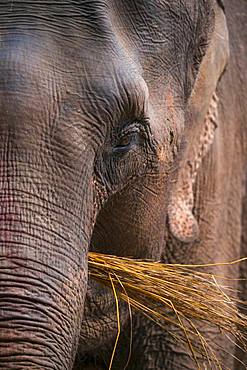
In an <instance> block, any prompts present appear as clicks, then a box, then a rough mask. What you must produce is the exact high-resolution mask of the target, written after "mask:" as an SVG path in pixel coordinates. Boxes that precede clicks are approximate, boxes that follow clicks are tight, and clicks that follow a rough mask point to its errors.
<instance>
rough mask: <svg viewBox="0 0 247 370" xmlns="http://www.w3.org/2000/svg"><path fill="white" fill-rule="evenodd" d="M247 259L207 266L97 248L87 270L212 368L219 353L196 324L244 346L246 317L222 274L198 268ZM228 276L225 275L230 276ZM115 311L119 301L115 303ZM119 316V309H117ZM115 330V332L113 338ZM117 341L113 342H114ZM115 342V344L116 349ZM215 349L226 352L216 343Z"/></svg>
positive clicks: (217, 363) (246, 345)
mask: <svg viewBox="0 0 247 370" xmlns="http://www.w3.org/2000/svg"><path fill="white" fill-rule="evenodd" d="M246 260H247V258H244V259H241V260H238V261H233V262H226V263H222V264H210V265H180V264H164V263H159V262H152V261H141V260H134V259H130V258H122V257H116V256H112V255H104V254H98V253H91V252H90V253H89V274H90V276H91V277H92V278H93V279H95V280H96V281H98V282H99V283H101V284H103V285H106V286H108V287H110V288H113V286H114V295H115V298H116V296H117V297H118V298H120V299H122V300H124V301H126V302H127V303H128V304H130V305H131V306H132V307H133V308H134V309H137V310H139V311H141V312H142V313H143V314H144V315H145V316H147V317H149V318H150V319H152V320H153V321H154V322H156V323H157V324H158V325H160V326H161V327H162V328H164V330H168V331H169V329H168V327H169V325H171V326H172V327H173V328H175V329H177V330H176V331H174V330H173V331H172V332H171V331H169V333H170V335H171V336H172V337H173V338H174V339H175V340H176V341H178V342H182V343H184V344H185V345H187V347H188V353H189V355H190V356H191V357H192V359H193V360H194V361H195V363H196V365H197V367H198V369H201V366H200V361H201V360H203V361H204V362H205V361H207V362H208V364H209V366H210V368H212V369H222V364H221V363H220V360H219V359H218V358H217V354H216V352H215V350H214V349H212V347H211V346H210V344H209V343H208V341H207V339H206V338H205V337H204V336H203V334H202V333H201V332H200V330H199V329H198V328H197V324H196V323H198V322H200V321H201V322H207V323H208V324H209V325H212V327H213V326H216V327H217V328H218V329H219V330H220V331H221V332H222V333H224V334H225V336H226V339H228V340H231V339H230V337H234V338H235V339H236V341H237V342H238V343H240V344H241V347H242V349H243V351H247V316H246V315H244V314H242V313H240V311H239V310H238V308H237V307H238V305H239V304H240V303H241V304H242V305H243V306H246V303H244V302H239V301H238V299H237V298H236V297H235V295H236V292H234V291H233V290H232V289H230V288H228V287H227V286H222V285H220V284H218V282H217V279H221V280H223V279H224V278H223V277H222V276H216V275H213V274H209V273H205V272H201V271H199V269H200V268H201V267H207V266H208V267H209V266H222V265H230V264H236V263H240V262H243V261H246ZM229 280H231V279H226V278H225V281H226V283H227V281H229ZM117 310H118V305H117ZM117 317H119V312H117ZM118 337H119V333H118V336H117V340H118ZM117 340H116V341H117ZM115 348H116V343H115V346H114V352H115ZM217 350H220V351H224V348H222V347H220V348H218V349H217Z"/></svg>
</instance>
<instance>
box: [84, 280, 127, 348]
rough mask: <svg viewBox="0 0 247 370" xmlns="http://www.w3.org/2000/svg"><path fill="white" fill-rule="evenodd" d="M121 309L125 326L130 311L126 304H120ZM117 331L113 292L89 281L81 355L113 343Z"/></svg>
mask: <svg viewBox="0 0 247 370" xmlns="http://www.w3.org/2000/svg"><path fill="white" fill-rule="evenodd" d="M119 308H120V316H121V325H123V326H124V325H125V323H126V321H127V319H128V315H129V310H128V307H127V305H126V304H125V303H124V302H119ZM117 330H118V326H117V311H116V304H115V299H114V296H113V292H112V291H111V289H109V288H107V287H103V286H102V285H100V284H99V283H97V282H95V281H93V280H92V279H89V282H88V290H87V294H86V300H85V308H84V319H83V322H82V327H81V334H80V348H79V350H80V353H82V352H83V354H84V353H88V352H91V351H95V348H99V347H104V346H106V345H107V344H108V343H112V341H113V340H114V339H115V337H116V335H117Z"/></svg>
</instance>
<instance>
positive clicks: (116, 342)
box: [109, 274, 121, 370]
mask: <svg viewBox="0 0 247 370" xmlns="http://www.w3.org/2000/svg"><path fill="white" fill-rule="evenodd" d="M109 279H110V282H111V285H112V290H113V294H114V298H115V302H116V311H117V336H116V340H115V343H114V347H113V351H112V355H111V361H110V364H109V370H111V368H112V364H113V360H114V356H115V353H116V348H117V344H118V340H119V336H120V333H121V323H120V313H119V304H118V296H117V292H116V289H115V285H114V282H113V280H112V277H111V274H109Z"/></svg>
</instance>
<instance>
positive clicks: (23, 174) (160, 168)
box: [0, 0, 247, 370]
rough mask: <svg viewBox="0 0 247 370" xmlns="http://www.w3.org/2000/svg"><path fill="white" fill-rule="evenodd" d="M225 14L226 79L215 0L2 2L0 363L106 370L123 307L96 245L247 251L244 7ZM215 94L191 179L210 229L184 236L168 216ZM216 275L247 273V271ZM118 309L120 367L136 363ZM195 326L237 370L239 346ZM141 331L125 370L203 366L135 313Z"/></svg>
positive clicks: (170, 258) (161, 253)
mask: <svg viewBox="0 0 247 370" xmlns="http://www.w3.org/2000/svg"><path fill="white" fill-rule="evenodd" d="M225 5H226V18H227V21H228V30H229V38H230V60H229V63H228V67H227V70H226V72H225V73H224V74H223V77H222V78H221V80H220V82H219V83H218V81H219V78H220V75H221V73H222V71H223V69H224V68H225V65H224V63H225V62H224V61H223V62H219V63H220V68H218V69H217V68H216V67H215V68H213V69H211V70H210V68H209V67H208V66H207V63H209V62H207V61H206V62H205V60H206V59H205V58H206V56H205V57H204V55H205V54H206V55H207V52H208V50H209V49H210V48H211V49H212V50H213V52H215V50H220V48H218V47H217V46H215V45H214V43H213V41H212V35H213V32H214V29H215V27H216V26H215V24H216V20H217V17H218V16H217V14H218V15H219V14H221V16H223V11H222V9H221V8H220V6H219V3H218V2H216V1H214V0H208V1H206V0H189V1H185V0H182V1H177V0H173V1H166V0H91V1H89V0H84V1H83V0H78V1H72V0H71V1H70V0H64V1H57V2H54V1H42V0H39V1H38V0H35V1H32V2H31V1H22V0H16V1H12V0H11V1H5V0H2V1H1V2H0V163H1V166H0V197H1V208H0V241H1V244H0V369H4V370H10V369H14V370H19V369H23V370H24V369H29V370H34V369H35V370H38V369H46V370H55V369H56V370H68V369H97V370H100V369H107V368H108V365H109V359H110V354H111V351H112V348H113V344H114V340H115V336H116V329H117V328H116V312H115V302H114V299H113V296H112V293H111V292H110V291H108V290H106V289H103V288H102V287H99V286H98V285H96V284H94V283H93V282H91V281H88V278H87V276H88V266H87V253H88V251H89V250H95V251H99V252H103V253H112V254H117V255H121V256H133V257H139V258H154V259H155V260H158V259H161V258H162V259H163V260H164V262H181V263H210V262H217V261H222V260H231V259H234V258H239V257H240V256H242V255H246V254H247V251H246V244H247V235H245V234H244V228H242V222H245V223H246V217H245V215H246V212H247V210H246V209H245V211H243V210H244V206H243V199H246V198H244V194H245V191H244V184H245V175H246V143H247V139H246V131H247V130H246V117H247V112H246V107H247V105H246V101H247V91H246V82H247V79H246V70H247V69H246V68H247V65H246V54H247V50H246V40H247V34H246V32H247V31H246V29H247V28H246V23H247V5H246V0H227V1H226V4H225ZM221 39H222V40H223V41H222V42H223V43H224V42H226V41H227V37H225V36H224V37H221V38H220V37H219V40H221ZM219 42H221V41H219ZM214 49H215V50H214ZM215 58H216V59H217V58H218V57H215ZM209 59H210V58H209ZM223 59H224V58H223ZM203 63H204V67H203V68H201V67H200V65H203ZM244 63H245V64H244ZM216 64H217V61H214V59H213V65H214V66H216ZM198 81H199V82H198ZM200 81H202V82H200ZM200 84H201V85H200ZM197 85H198V86H199V88H196V86H197ZM200 86H201V87H200ZM216 86H217V93H218V96H219V99H220V102H219V122H218V129H217V132H216V136H215V139H214V143H213V145H212V147H211V148H210V151H209V153H208V154H207V156H206V157H205V158H204V159H203V163H202V166H201V167H200V169H199V171H198V175H197V180H196V183H195V185H194V210H193V213H194V215H195V217H196V220H197V221H198V223H199V229H200V235H199V237H198V238H196V240H194V241H193V242H192V241H191V242H190V243H184V242H181V241H179V240H177V239H176V238H175V237H174V236H173V235H172V234H171V233H170V231H169V227H168V221H167V209H168V205H169V201H170V198H171V194H172V193H173V190H174V188H175V187H176V184H178V179H179V176H180V171H182V166H183V163H186V153H189V152H190V146H191V145H192V143H194V144H195V145H196V142H197V140H198V137H199V136H198V135H199V131H200V127H201V124H202V123H203V114H205V113H206V111H205V112H204V108H205V107H204V108H203V107H202V106H201V105H203V104H204V105H205V106H207V104H208V103H207V100H208V98H206V96H209V97H210V96H211V95H212V93H213V92H214V90H215V88H216ZM204 94H205V96H204ZM206 110H207V109H206ZM202 113H203V114H202ZM201 116H202V117H201ZM201 121H202V122H201ZM196 138H197V139H196ZM194 144H193V145H194ZM191 150H192V151H193V148H192V149H191ZM245 203H246V206H245V208H247V202H245ZM245 230H247V226H245ZM241 238H242V241H243V242H242V244H241ZM214 271H215V270H214ZM216 272H217V273H220V274H223V275H224V274H226V275H229V274H230V276H232V277H233V278H238V277H239V276H240V275H242V276H246V266H244V265H243V267H242V269H241V270H240V271H239V268H238V267H237V266H231V267H228V268H224V269H221V268H218V269H216ZM236 285H237V283H236V282H233V283H232V286H233V287H234V288H236V287H237V286H236ZM238 288H240V289H241V288H244V287H243V286H242V287H238ZM245 290H246V288H245ZM86 293H87V294H86ZM121 312H122V313H121V315H122V335H121V339H120V344H119V346H118V348H119V350H117V353H116V356H115V361H114V364H113V369H124V367H125V365H126V362H127V358H128V354H129V341H130V325H129V319H128V312H127V308H126V307H125V306H124V305H123V306H122V307H121ZM169 329H170V330H172V328H169ZM201 330H202V332H203V333H204V335H205V336H206V337H208V338H209V341H210V343H211V344H212V345H213V346H214V344H216V343H218V344H220V345H222V346H223V348H224V350H221V351H219V352H218V356H219V357H220V359H221V360H222V362H223V364H224V366H225V367H229V368H230V369H234V368H235V369H241V368H242V365H241V364H239V363H238V362H236V363H235V366H234V359H233V356H232V355H234V353H235V349H234V344H233V343H231V342H227V340H226V339H224V337H222V336H221V335H220V333H219V331H218V330H217V329H212V328H208V327H207V325H206V324H205V323H204V324H203V325H202V328H201ZM132 332H133V344H132V356H131V360H130V362H129V365H128V369H132V370H135V369H138V370H150V369H156V370H159V369H174V370H179V369H194V368H196V366H195V364H194V363H193V361H192V360H191V359H190V357H189V355H188V353H187V348H183V347H181V346H179V345H178V344H177V343H174V341H173V340H172V339H171V338H170V337H169V335H168V334H167V333H166V332H165V331H162V330H161V329H159V328H157V327H155V325H154V324H152V323H151V322H150V321H149V320H147V319H144V318H143V317H141V316H139V315H138V314H134V315H133V331H132ZM76 354H77V355H76ZM241 356H243V354H241V353H240V352H239V353H238V357H240V358H241ZM242 360H243V361H244V358H243V357H242Z"/></svg>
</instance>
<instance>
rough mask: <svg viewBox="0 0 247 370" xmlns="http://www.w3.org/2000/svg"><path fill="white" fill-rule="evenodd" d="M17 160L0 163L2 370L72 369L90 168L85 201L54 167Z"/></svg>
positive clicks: (77, 332) (79, 310) (86, 239)
mask: <svg viewBox="0 0 247 370" xmlns="http://www.w3.org/2000/svg"><path fill="white" fill-rule="evenodd" d="M19 161H20V162H19V163H18V164H17V162H14V161H12V160H11V161H7V162H8V163H7V162H6V161H5V160H4V158H2V161H1V162H0V163H1V173H0V184H1V191H0V369H4V370H9V369H13V370H17V369H29V370H31V369H35V370H36V369H46V370H48V369H52V370H54V369H61V370H67V369H71V368H72V366H73V361H74V357H75V354H76V348H77V343H78V339H79V335H80V325H81V320H82V315H83V307H84V299H85V294H86V285H87V260H86V255H87V246H88V243H89V238H90V235H89V234H90V230H89V228H87V227H86V226H85V223H86V220H88V219H89V218H90V217H89V213H90V212H87V208H88V205H89V204H90V199H91V196H90V186H89V185H88V181H87V175H86V173H84V184H86V185H82V184H80V185H81V186H83V187H84V189H86V190H84V191H82V193H81V194H82V195H83V194H84V201H83V200H82V201H80V202H79V196H78V197H77V195H76V194H78V193H77V188H76V183H75V184H74V189H71V191H70V192H69V191H68V190H67V191H65V184H61V183H62V180H61V179H60V185H58V184H59V182H58V178H56V176H55V175H54V167H53V169H52V170H51V171H50V172H53V173H50V174H49V173H48V172H47V170H46V174H44V173H42V171H43V170H41V168H43V166H42V167H40V168H39V170H37V169H34V168H35V165H34V163H29V164H28V165H26V164H23V163H22V160H21V156H19ZM31 172H32V176H31V175H30V173H31ZM51 179H53V181H52V180H51ZM55 184H56V185H55ZM67 185H68V181H67ZM68 186H69V185H68ZM78 188H79V185H78ZM66 189H67V187H66ZM90 207H91V208H92V203H91V204H90ZM85 209H86V210H85Z"/></svg>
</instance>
